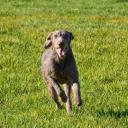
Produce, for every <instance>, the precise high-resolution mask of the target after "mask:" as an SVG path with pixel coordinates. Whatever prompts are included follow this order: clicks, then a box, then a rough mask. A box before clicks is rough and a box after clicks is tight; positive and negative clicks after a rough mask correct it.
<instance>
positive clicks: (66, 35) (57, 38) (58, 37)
mask: <svg viewBox="0 0 128 128" xmlns="http://www.w3.org/2000/svg"><path fill="white" fill-rule="evenodd" d="M73 38H74V37H73V35H72V33H71V32H68V31H65V30H58V31H54V32H51V33H50V34H49V35H48V37H47V39H46V42H45V46H44V47H45V49H47V48H49V47H52V48H53V49H54V50H55V51H56V52H57V54H58V56H59V58H61V59H63V58H65V56H66V53H67V52H68V50H69V49H70V42H71V40H72V39H73Z"/></svg>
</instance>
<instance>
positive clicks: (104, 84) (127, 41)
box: [0, 0, 128, 128]
mask: <svg viewBox="0 0 128 128" xmlns="http://www.w3.org/2000/svg"><path fill="white" fill-rule="evenodd" d="M60 28H63V29H66V30H68V31H72V32H73V34H74V37H75V39H74V41H73V42H72V48H73V51H74V55H75V58H76V61H77V65H78V70H79V74H80V84H81V93H82V99H83V106H82V107H81V108H80V109H79V110H76V109H75V108H74V107H73V110H72V111H73V113H74V114H73V115H70V116H69V115H67V114H66V110H65V109H63V110H61V111H60V110H58V111H57V110H55V104H54V103H53V101H52V100H51V99H50V97H49V96H48V93H47V88H46V86H45V83H44V81H43V80H42V78H41V75H40V57H41V54H42V52H43V50H44V49H43V42H44V41H45V38H46V37H47V35H48V33H49V32H51V31H53V30H56V29H60ZM41 127H42V128H49V127H50V128H55V127H56V128H59V127H60V128H61V127H62V128H127V127H128V1H127V0H0V128H41Z"/></svg>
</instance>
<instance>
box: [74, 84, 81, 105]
mask: <svg viewBox="0 0 128 128" xmlns="http://www.w3.org/2000/svg"><path fill="white" fill-rule="evenodd" d="M72 90H73V94H74V104H75V106H80V105H81V104H82V100H81V94H80V86H79V83H77V82H75V83H73V84H72Z"/></svg>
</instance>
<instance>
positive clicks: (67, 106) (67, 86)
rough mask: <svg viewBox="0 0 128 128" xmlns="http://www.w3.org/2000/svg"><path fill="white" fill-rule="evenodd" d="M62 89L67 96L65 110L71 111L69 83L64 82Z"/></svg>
mask: <svg viewBox="0 0 128 128" xmlns="http://www.w3.org/2000/svg"><path fill="white" fill-rule="evenodd" d="M64 91H65V94H66V96H67V101H66V110H67V113H70V112H71V100H70V93H71V87H70V85H69V84H64Z"/></svg>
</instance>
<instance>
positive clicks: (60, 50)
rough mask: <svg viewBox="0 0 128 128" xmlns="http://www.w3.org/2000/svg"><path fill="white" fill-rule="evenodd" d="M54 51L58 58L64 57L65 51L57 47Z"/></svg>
mask: <svg viewBox="0 0 128 128" xmlns="http://www.w3.org/2000/svg"><path fill="white" fill-rule="evenodd" d="M56 51H57V54H58V56H59V57H60V58H64V57H65V49H64V48H63V47H59V48H58V49H57V50H56Z"/></svg>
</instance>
